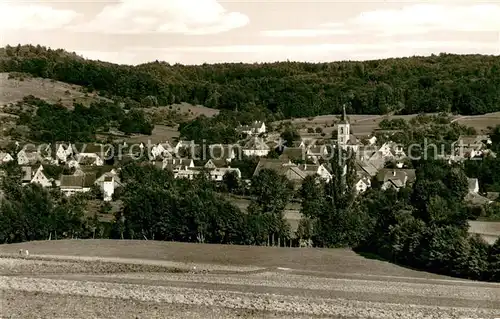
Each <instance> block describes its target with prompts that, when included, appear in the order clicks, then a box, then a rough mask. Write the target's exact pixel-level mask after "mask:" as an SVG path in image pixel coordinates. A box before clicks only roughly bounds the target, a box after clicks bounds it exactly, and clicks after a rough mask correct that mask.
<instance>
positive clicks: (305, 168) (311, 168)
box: [299, 164, 332, 182]
mask: <svg viewBox="0 0 500 319" xmlns="http://www.w3.org/2000/svg"><path fill="white" fill-rule="evenodd" d="M299 169H300V170H301V171H302V172H304V174H305V175H306V176H311V175H315V174H317V175H319V177H321V178H322V179H324V180H325V181H326V182H329V181H330V180H331V179H332V174H331V173H330V172H329V171H328V169H326V167H325V166H323V165H322V164H319V165H311V164H301V165H299Z"/></svg>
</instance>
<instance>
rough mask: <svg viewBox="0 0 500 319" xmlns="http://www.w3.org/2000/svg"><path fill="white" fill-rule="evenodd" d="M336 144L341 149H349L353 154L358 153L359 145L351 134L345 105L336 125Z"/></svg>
mask: <svg viewBox="0 0 500 319" xmlns="http://www.w3.org/2000/svg"><path fill="white" fill-rule="evenodd" d="M337 143H338V144H339V146H340V147H341V148H342V149H344V150H347V149H351V150H353V151H354V152H357V151H358V147H359V144H360V143H359V141H358V139H357V138H356V137H355V136H354V135H352V134H351V124H349V120H348V119H347V115H346V112H345V105H344V106H342V116H341V118H340V122H339V123H338V124H337Z"/></svg>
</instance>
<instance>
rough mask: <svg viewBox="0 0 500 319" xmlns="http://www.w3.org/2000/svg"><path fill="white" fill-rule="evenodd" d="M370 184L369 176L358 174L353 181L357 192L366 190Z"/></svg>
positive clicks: (360, 192)
mask: <svg viewBox="0 0 500 319" xmlns="http://www.w3.org/2000/svg"><path fill="white" fill-rule="evenodd" d="M371 186H372V182H371V179H370V177H369V176H366V175H358V178H357V180H356V182H355V183H354V188H355V190H356V193H357V194H362V193H364V192H366V190H367V189H368V188H370V187H371Z"/></svg>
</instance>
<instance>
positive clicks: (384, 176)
mask: <svg viewBox="0 0 500 319" xmlns="http://www.w3.org/2000/svg"><path fill="white" fill-rule="evenodd" d="M415 179H416V174H415V170H414V169H389V168H384V169H381V170H380V171H379V172H378V174H377V180H378V181H379V182H384V183H385V182H387V181H390V182H392V183H393V184H395V185H396V186H397V187H402V186H404V185H405V184H406V183H412V182H414V181H415ZM399 181H400V182H401V183H400V182H399ZM400 185H402V186H400Z"/></svg>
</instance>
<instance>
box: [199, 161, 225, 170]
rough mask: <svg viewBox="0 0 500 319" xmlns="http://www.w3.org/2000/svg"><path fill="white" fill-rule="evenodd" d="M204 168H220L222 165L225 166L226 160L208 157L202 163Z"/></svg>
mask: <svg viewBox="0 0 500 319" xmlns="http://www.w3.org/2000/svg"><path fill="white" fill-rule="evenodd" d="M203 167H204V168H206V169H209V170H210V169H215V168H222V167H227V162H226V161H225V160H215V159H209V160H208V161H207V162H206V163H205V165H203Z"/></svg>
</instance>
